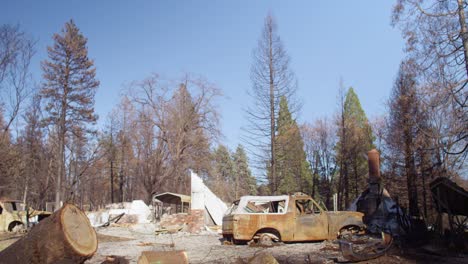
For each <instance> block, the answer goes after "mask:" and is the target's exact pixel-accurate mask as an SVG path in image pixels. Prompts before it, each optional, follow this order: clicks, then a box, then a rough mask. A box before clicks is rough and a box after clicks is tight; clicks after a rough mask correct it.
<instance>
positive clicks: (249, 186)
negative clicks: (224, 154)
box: [232, 145, 257, 200]
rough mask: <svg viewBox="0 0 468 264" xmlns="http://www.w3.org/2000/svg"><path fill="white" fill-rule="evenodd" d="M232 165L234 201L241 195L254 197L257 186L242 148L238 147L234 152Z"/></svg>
mask: <svg viewBox="0 0 468 264" xmlns="http://www.w3.org/2000/svg"><path fill="white" fill-rule="evenodd" d="M232 161H233V164H234V193H235V199H236V200H237V199H239V197H241V196H242V195H248V194H250V195H256V194H257V184H256V180H255V178H254V177H253V176H252V172H251V171H250V168H249V161H248V158H247V154H246V153H245V150H244V147H243V146H242V145H238V146H237V148H236V152H234V153H233V155H232Z"/></svg>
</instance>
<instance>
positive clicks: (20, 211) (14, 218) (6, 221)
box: [0, 200, 51, 232]
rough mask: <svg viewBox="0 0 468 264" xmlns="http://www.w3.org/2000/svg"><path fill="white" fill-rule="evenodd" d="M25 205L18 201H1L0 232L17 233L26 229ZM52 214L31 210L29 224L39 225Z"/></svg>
mask: <svg viewBox="0 0 468 264" xmlns="http://www.w3.org/2000/svg"><path fill="white" fill-rule="evenodd" d="M27 214H28V213H27V212H26V210H25V206H24V203H22V202H21V201H16V200H0V232H5V231H8V232H15V231H19V230H22V229H25V228H26V223H27V222H28V221H26V215H27ZM50 214H51V213H50V212H44V211H37V210H34V209H31V208H29V214H28V215H29V222H30V223H31V222H32V223H35V222H36V223H37V222H39V221H41V220H42V219H44V218H46V217H48V216H49V215H50Z"/></svg>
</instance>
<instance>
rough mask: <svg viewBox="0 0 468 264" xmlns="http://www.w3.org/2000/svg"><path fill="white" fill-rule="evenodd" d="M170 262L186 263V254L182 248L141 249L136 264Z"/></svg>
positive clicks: (168, 263)
mask: <svg viewBox="0 0 468 264" xmlns="http://www.w3.org/2000/svg"><path fill="white" fill-rule="evenodd" d="M153 263H158V264H172V263H180V264H184V263H188V258H187V254H186V253H185V251H183V250H176V251H143V252H141V256H140V258H138V264H153Z"/></svg>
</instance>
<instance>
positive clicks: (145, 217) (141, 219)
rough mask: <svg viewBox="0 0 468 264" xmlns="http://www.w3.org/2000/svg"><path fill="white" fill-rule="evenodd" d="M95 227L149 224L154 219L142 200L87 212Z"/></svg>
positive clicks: (110, 205)
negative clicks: (114, 224)
mask: <svg viewBox="0 0 468 264" xmlns="http://www.w3.org/2000/svg"><path fill="white" fill-rule="evenodd" d="M86 215H87V216H88V218H89V221H90V222H91V225H92V226H93V227H102V226H104V227H105V226H108V225H109V224H111V223H112V222H114V223H119V224H147V223H150V221H151V219H152V213H151V210H150V208H149V207H148V206H147V205H146V204H145V202H143V201H142V200H134V201H133V202H131V203H118V204H109V205H107V206H106V209H104V210H100V211H97V212H87V213H86Z"/></svg>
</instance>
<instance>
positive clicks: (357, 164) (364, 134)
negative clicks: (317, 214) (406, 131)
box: [336, 87, 374, 208]
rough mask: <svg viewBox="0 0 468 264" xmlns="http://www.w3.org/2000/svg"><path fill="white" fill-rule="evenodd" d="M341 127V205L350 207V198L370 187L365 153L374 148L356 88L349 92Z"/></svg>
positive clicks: (338, 161) (344, 105)
mask: <svg viewBox="0 0 468 264" xmlns="http://www.w3.org/2000/svg"><path fill="white" fill-rule="evenodd" d="M338 127H339V129H338V143H337V145H336V155H337V157H336V160H337V163H338V164H340V179H339V182H340V183H341V184H340V186H339V187H341V189H339V190H338V192H339V193H340V194H341V195H340V198H341V199H340V201H339V202H340V205H339V207H341V208H344V207H347V206H349V204H350V202H351V201H350V199H353V198H356V197H357V196H358V195H359V193H360V192H362V191H363V189H364V188H365V186H366V179H365V176H366V173H367V159H366V156H365V154H366V153H367V151H369V150H370V149H372V148H373V147H374V145H373V140H374V139H373V135H372V128H371V126H370V124H369V121H368V119H367V117H366V114H365V112H364V110H363V109H362V107H361V103H360V102H359V98H358V97H357V95H356V93H355V92H354V89H353V88H352V87H351V88H349V90H348V92H347V93H346V98H345V100H344V102H343V112H342V113H341V117H340V120H339V122H338ZM343 197H344V199H342V198H343Z"/></svg>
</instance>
